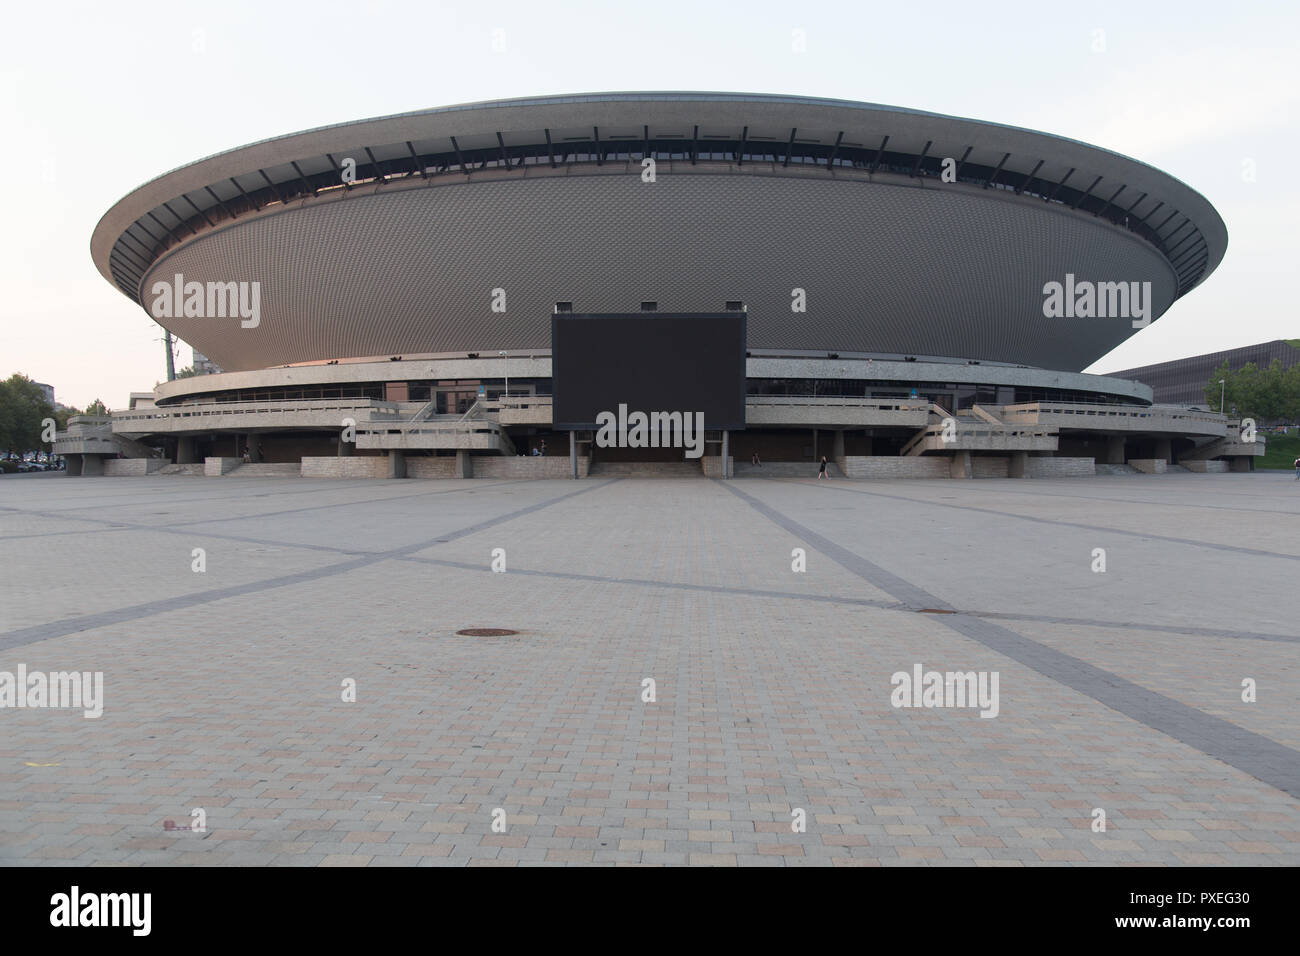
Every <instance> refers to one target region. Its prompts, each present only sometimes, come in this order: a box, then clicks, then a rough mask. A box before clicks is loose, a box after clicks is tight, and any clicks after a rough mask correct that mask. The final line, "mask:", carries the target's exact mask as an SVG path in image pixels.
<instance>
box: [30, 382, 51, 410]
mask: <svg viewBox="0 0 1300 956" xmlns="http://www.w3.org/2000/svg"><path fill="white" fill-rule="evenodd" d="M32 384H33V385H35V386H36V387H37V388H39V389H40V390H41V391H42V392H44V393H45V400H46V401H47V402H49V403H50V404H51V405H53V404H54V386H53V385H45V384H44V383H42V382H32Z"/></svg>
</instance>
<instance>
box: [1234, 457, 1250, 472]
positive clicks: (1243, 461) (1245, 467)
mask: <svg viewBox="0 0 1300 956" xmlns="http://www.w3.org/2000/svg"><path fill="white" fill-rule="evenodd" d="M1231 461H1232V463H1231V464H1230V465H1229V466H1228V468H1229V470H1230V471H1254V470H1255V456H1254V455H1233V456H1232V459H1231Z"/></svg>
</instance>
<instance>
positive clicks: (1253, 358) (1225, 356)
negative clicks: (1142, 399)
mask: <svg viewBox="0 0 1300 956" xmlns="http://www.w3.org/2000/svg"><path fill="white" fill-rule="evenodd" d="M1293 342H1300V339H1291V340H1287V339H1274V340H1273V341H1272V342H1261V343H1260V344H1259V345H1246V346H1243V347H1242V348H1239V349H1228V350H1227V351H1226V352H1207V353H1206V354H1205V355H1193V356H1191V357H1190V358H1183V359H1175V360H1174V361H1172V362H1161V363H1160V364H1158V365H1143V366H1142V367H1141V368H1130V369H1125V370H1124V371H1122V372H1108V373H1107V377H1108V378H1128V379H1137V380H1138V381H1139V382H1141V383H1142V384H1143V385H1148V386H1150V387H1151V391H1152V400H1153V401H1154V402H1155V403H1156V404H1157V405H1204V404H1205V384H1206V383H1207V382H1208V381H1209V380H1210V376H1211V375H1213V374H1214V370H1215V369H1216V368H1218V367H1219V366H1220V365H1222V364H1223V363H1224V362H1225V361H1226V362H1227V363H1228V366H1229V367H1230V368H1231V369H1232V370H1233V371H1234V372H1235V371H1236V370H1237V369H1239V368H1241V367H1242V366H1244V365H1246V364H1248V363H1250V362H1254V363H1255V364H1256V365H1257V366H1259V367H1260V368H1268V367H1269V366H1270V365H1272V364H1273V359H1277V360H1278V361H1280V362H1281V363H1282V367H1283V368H1290V367H1291V366H1292V365H1295V364H1297V363H1300V348H1298V347H1297V346H1296V345H1294V344H1292V343H1293Z"/></svg>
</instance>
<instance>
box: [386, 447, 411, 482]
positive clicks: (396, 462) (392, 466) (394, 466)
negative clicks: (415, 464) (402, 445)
mask: <svg viewBox="0 0 1300 956" xmlns="http://www.w3.org/2000/svg"><path fill="white" fill-rule="evenodd" d="M387 477H389V478H405V477H406V452H403V451H398V450H397V449H396V448H390V449H389V450H388V475H387Z"/></svg>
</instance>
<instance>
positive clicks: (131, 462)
mask: <svg viewBox="0 0 1300 956" xmlns="http://www.w3.org/2000/svg"><path fill="white" fill-rule="evenodd" d="M169 464H170V462H169V461H168V460H167V459H166V458H106V459H104V474H105V475H108V476H109V477H112V478H142V477H144V476H145V475H152V474H153V473H154V472H156V471H159V470H161V469H162V468H165V467H166V466H167V465H169Z"/></svg>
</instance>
